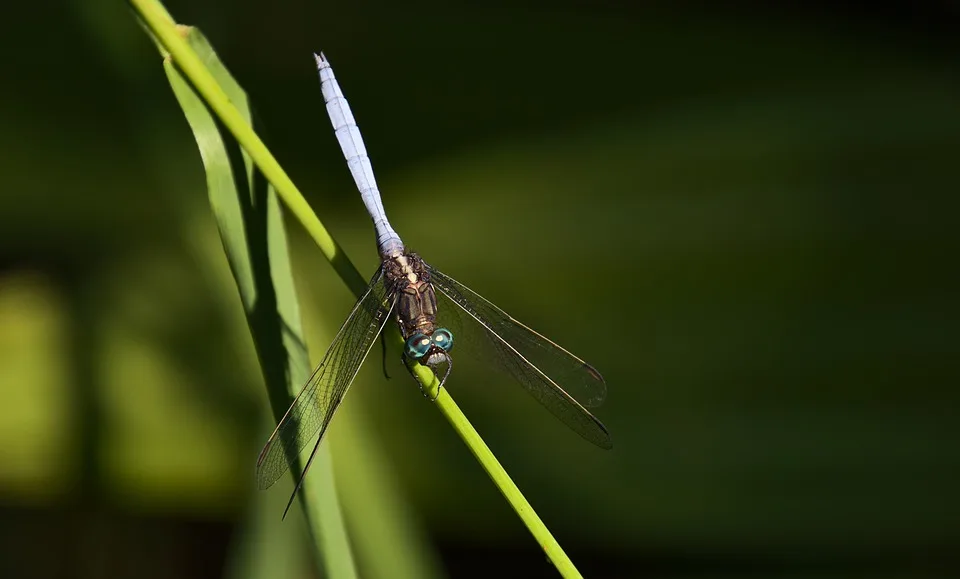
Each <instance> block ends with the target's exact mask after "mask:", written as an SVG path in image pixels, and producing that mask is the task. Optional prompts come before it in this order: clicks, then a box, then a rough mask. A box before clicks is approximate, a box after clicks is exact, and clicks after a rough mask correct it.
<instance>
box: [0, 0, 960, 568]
mask: <svg viewBox="0 0 960 579" xmlns="http://www.w3.org/2000/svg"><path fill="white" fill-rule="evenodd" d="M325 4H326V3H322V2H303V1H292V0H285V1H277V2H269V3H268V2H241V3H229V2H220V3H216V2H196V1H179V2H174V1H169V2H167V7H168V9H169V10H170V11H171V12H172V13H173V14H174V16H175V17H176V18H177V19H178V20H179V21H180V22H184V23H188V24H193V25H197V26H199V27H200V28H201V29H202V30H203V32H204V33H205V34H206V35H207V37H208V38H209V39H210V41H211V42H212V44H213V45H214V47H215V48H217V50H218V51H219V54H220V56H221V58H222V59H223V61H224V62H225V63H226V64H227V66H228V67H229V68H230V70H231V72H232V73H233V74H234V75H235V76H236V78H237V79H238V80H239V82H240V83H241V84H242V85H243V86H244V87H245V88H246V89H247V91H248V93H249V95H250V97H251V100H252V102H253V103H254V105H255V107H256V108H257V111H258V114H259V116H260V118H261V120H262V125H263V127H264V129H265V137H266V138H267V140H268V144H269V145H270V147H271V149H272V150H273V151H274V153H275V154H276V156H277V157H278V159H279V160H280V162H281V163H282V164H283V165H284V167H285V168H286V169H287V171H288V172H289V174H290V175H291V177H292V178H293V180H294V181H295V182H296V183H297V184H298V186H299V187H300V188H301V190H303V191H304V193H305V194H306V195H307V197H308V199H309V200H310V202H311V204H312V205H313V207H314V208H315V209H316V211H317V213H318V215H319V216H320V218H321V219H322V220H323V221H324V223H326V224H327V226H328V227H329V228H330V230H331V231H332V233H333V234H334V235H335V236H336V237H337V239H338V240H340V242H341V243H342V244H344V246H345V247H346V249H347V251H348V252H349V254H350V256H351V258H352V259H353V260H354V262H355V263H357V265H358V266H359V267H360V268H361V271H363V272H364V274H365V275H366V274H368V273H369V272H371V271H372V270H373V268H374V267H375V264H376V254H375V251H374V244H373V233H372V229H371V227H370V225H369V220H368V218H367V217H366V216H365V214H364V212H363V206H362V204H361V203H360V200H359V197H358V195H357V194H356V192H355V189H354V187H353V184H352V181H351V179H350V176H349V173H348V172H347V170H346V168H345V167H344V164H343V160H342V157H341V154H340V152H339V150H338V148H337V144H336V140H335V138H334V137H333V135H332V131H331V129H330V126H329V121H328V119H327V117H326V113H325V111H324V109H323V101H322V98H321V95H320V90H319V85H318V82H317V79H316V75H315V72H314V67H313V62H312V57H311V54H310V53H311V52H312V51H314V50H320V49H322V50H324V51H325V53H326V54H327V56H328V57H329V58H330V60H331V61H332V63H333V65H334V68H335V70H336V72H337V76H338V78H339V80H340V82H341V85H342V87H343V90H344V92H345V93H346V95H347V96H348V98H349V99H350V102H351V104H352V106H353V110H354V113H355V114H356V116H357V119H358V122H359V124H360V126H361V128H362V130H363V133H364V136H365V139H366V141H367V146H368V149H369V151H370V155H371V157H372V160H373V164H374V167H375V169H376V170H377V174H378V177H379V181H380V188H381V191H382V192H383V196H384V204H385V206H386V208H387V211H388V213H389V214H390V215H391V216H392V221H393V224H394V227H395V228H396V229H397V230H398V231H399V232H400V234H401V235H402V236H403V238H404V240H405V241H406V242H407V244H408V245H410V246H411V247H413V248H414V249H415V250H417V251H419V252H420V253H421V254H422V255H424V257H425V258H426V259H427V260H429V261H430V262H431V263H433V264H434V265H436V266H438V267H439V268H441V269H442V270H444V271H446V272H447V273H449V274H451V275H453V276H454V277H456V278H458V279H460V280H461V281H463V282H465V283H467V284H468V285H470V286H472V287H473V288H474V289H476V290H477V291H479V292H480V293H481V294H483V295H485V296H487V297H488V298H490V299H491V300H492V301H494V302H495V303H497V304H499V305H501V306H502V307H503V308H504V309H506V310H507V311H509V312H511V313H512V314H513V315H515V316H516V317H518V318H520V319H522V320H524V321H526V322H528V323H529V324H530V325H532V326H534V327H536V328H538V329H540V330H542V331H543V332H544V333H546V334H547V335H549V336H551V337H553V338H555V339H557V340H558V341H559V342H560V343H562V344H564V345H566V346H568V347H569V348H570V349H571V350H573V351H575V352H577V353H578V354H580V355H582V356H583V357H585V358H586V359H588V360H589V361H590V362H591V363H593V364H594V365H596V366H597V367H598V368H599V369H600V370H601V371H602V372H603V373H604V375H605V377H606V378H607V381H608V384H609V394H608V399H607V402H606V404H605V405H604V406H603V407H602V408H601V409H599V410H598V416H600V418H601V419H602V420H603V421H604V422H605V423H606V425H607V426H608V428H609V429H610V431H611V432H612V434H613V437H614V450H613V451H611V452H606V453H605V452H602V451H600V450H598V449H595V448H593V447H591V446H590V445H589V444H587V443H585V442H583V441H581V440H580V439H578V438H577V437H576V435H574V434H572V433H570V432H568V431H566V430H565V429H564V428H563V427H562V425H560V424H559V423H556V422H555V421H554V420H553V419H552V418H551V417H550V416H549V415H548V414H547V413H545V412H543V411H541V410H540V409H539V408H538V407H537V406H536V404H535V403H533V402H532V401H530V400H529V399H527V398H525V397H524V396H523V394H522V393H521V392H520V389H519V388H516V387H514V386H513V385H511V384H510V383H509V382H506V381H504V380H502V379H500V378H499V377H498V376H497V375H495V374H485V373H483V369H482V367H480V366H478V365H476V364H473V365H471V363H470V362H468V361H466V360H464V362H463V363H462V364H461V363H460V362H459V361H460V360H461V359H463V357H462V356H461V358H458V370H457V372H456V373H455V376H454V378H453V379H452V381H451V384H450V390H451V392H452V393H453V394H454V395H455V396H456V398H457V400H458V401H459V402H460V403H461V405H462V406H463V407H464V409H465V411H466V412H467V414H468V416H469V417H470V418H471V420H472V421H473V422H474V423H475V425H476V426H477V428H478V430H479V431H480V432H481V434H482V435H483V436H484V438H485V440H487V442H488V443H489V445H490V446H491V447H492V449H493V450H494V452H495V453H496V454H497V455H498V457H499V458H500V459H501V461H502V462H503V464H504V466H505V467H506V468H507V470H508V471H509V472H510V473H511V475H512V476H513V477H514V478H515V480H516V481H517V483H518V484H519V486H520V487H521V489H522V490H523V491H524V492H525V494H526V496H527V498H528V499H529V500H530V501H531V502H532V503H533V505H534V507H535V508H536V509H537V510H538V512H539V513H540V514H541V516H542V517H543V518H544V520H545V521H546V523H547V525H548V526H549V527H550V528H551V529H552V530H553V531H554V533H555V534H556V535H557V537H558V539H559V540H560V543H561V544H562V545H564V547H565V548H566V549H567V550H568V552H569V553H570V554H571V556H572V557H573V559H574V561H575V562H577V564H578V566H579V567H580V568H581V571H582V572H584V574H585V575H587V576H592V577H600V576H611V577H641V576H642V577H653V576H670V577H674V576H681V575H683V576H686V575H690V574H693V575H700V576H710V577H712V576H720V575H723V576H745V575H762V576H787V575H789V576H803V575H809V576H824V575H833V576H837V575H840V576H870V577H877V576H885V577H894V576H896V577H936V576H948V575H950V574H952V573H953V572H956V571H957V555H956V550H955V547H956V537H957V534H958V531H960V501H958V500H957V488H958V483H960V477H958V476H957V474H956V473H957V472H958V469H957V466H958V462H960V452H958V450H957V441H958V434H960V423H958V421H957V405H958V402H960V397H958V394H957V386H958V384H960V381H958V377H960V340H958V338H957V332H956V328H957V325H958V321H960V311H958V306H957V297H956V296H957V290H958V289H960V288H958V283H957V281H956V276H955V270H956V265H955V264H956V255H957V250H958V243H957V235H956V233H955V231H954V230H955V227H956V224H957V209H958V203H957V202H956V194H957V192H958V191H960V187H958V186H960V171H958V166H960V165H958V162H960V74H958V68H957V67H958V65H957V63H958V62H960V50H958V43H957V41H956V40H955V38H954V37H953V36H952V34H951V32H950V31H951V30H955V29H956V28H955V26H954V24H956V22H957V18H956V15H957V12H956V9H955V8H953V9H951V8H949V5H948V4H942V5H941V4H938V3H928V4H923V5H919V4H918V5H916V6H915V7H914V9H908V8H906V7H903V8H900V9H899V11H897V10H882V9H880V8H878V7H873V8H861V9H856V8H849V7H847V8H844V9H840V8H837V7H832V8H831V7H819V8H817V7H813V6H812V5H811V6H807V7H806V8H803V9H801V8H794V9H790V10H788V9H773V8H771V7H769V6H766V7H761V6H760V5H757V6H751V5H749V4H747V3H739V4H737V5H736V6H735V7H728V8H726V9H720V8H712V9H705V8H703V7H700V6H698V5H696V4H694V3H681V4H670V3H658V4H655V5H653V6H654V7H648V8H646V9H640V8H637V7H635V6H633V5H632V4H630V5H627V4H625V5H623V6H620V5H617V4H615V3H605V4H603V5H602V6H601V5H595V4H591V3H588V2H579V3H578V2H555V3H552V5H551V6H552V7H551V8H549V9H548V8H546V7H538V8H534V7H533V6H532V5H531V6H520V5H517V4H510V3H502V4H497V5H490V4H483V3H476V4H474V5H473V6H471V7H464V6H452V5H448V4H441V3H437V4H435V5H427V4H418V5H410V4H394V3H386V2H382V3H378V2H367V3H349V2H342V3H337V4H338V5H336V6H327V5H325ZM0 42H2V44H0V47H2V48H3V54H4V73H3V74H4V81H3V89H2V91H0V172H2V175H3V177H4V179H3V185H2V186H0V504H2V505H3V506H2V510H0V533H2V534H3V537H2V542H0V544H2V545H3V546H2V547H0V576H3V577H74V576H77V577H80V576H83V577H86V576H90V577H127V576H129V577H211V576H220V575H221V574H222V573H224V571H223V566H224V558H225V556H226V554H227V553H229V552H230V551H231V541H234V540H235V539H236V537H237V535H236V533H234V532H233V530H234V529H235V525H236V524H237V523H239V522H240V521H241V520H243V519H244V517H245V516H246V513H247V512H248V510H249V506H250V505H251V504H252V499H253V498H254V497H255V492H254V490H253V464H254V461H255V457H256V453H257V452H258V450H259V446H260V444H262V442H263V440H264V435H265V431H264V428H261V426H262V425H263V422H262V421H263V420H265V418H264V415H263V413H262V412H263V411H262V408H263V406H262V402H263V398H264V397H263V389H262V386H261V383H260V375H259V373H258V369H257V366H256V362H255V357H254V356H253V351H252V347H251V345H250V340H249V336H248V334H247V333H246V329H245V326H244V322H243V316H242V311H241V307H240V303H239V300H238V298H237V295H236V290H235V289H234V288H233V287H232V285H231V284H232V281H231V279H230V277H229V271H228V269H227V267H226V263H225V261H224V259H223V256H222V251H221V249H220V244H219V240H218V239H217V235H216V230H215V226H214V224H213V220H212V219H211V216H210V215H209V213H208V207H207V205H206V196H205V194H204V180H203V173H202V166H201V164H200V160H199V158H198V156H197V153H196V147H195V144H194V142H193V139H192V135H191V134H190V131H189V128H188V127H187V124H186V122H185V120H184V119H183V115H182V113H181V112H180V110H179V108H178V106H177V103H176V101H175V99H174V97H173V95H172V94H171V91H170V89H169V86H168V85H167V82H166V79H165V77H164V75H163V72H162V69H161V66H160V60H159V57H158V56H157V53H156V51H155V49H154V47H153V46H152V45H151V44H150V42H149V40H148V39H147V37H146V36H145V35H144V33H143V32H142V31H141V30H140V29H139V28H138V26H137V25H136V23H135V21H134V19H133V17H132V15H131V14H130V13H129V12H128V11H127V9H126V6H125V5H124V4H123V3H119V2H112V1H108V0H96V1H89V0H88V1H83V2H81V1H79V0H78V1H74V2H59V3H54V4H52V5H50V4H48V3H41V2H34V3H32V4H30V3H17V8H16V9H14V11H13V12H12V13H10V14H8V15H7V17H6V19H5V32H4V34H3V40H2V41H0ZM289 225H290V231H291V240H292V244H293V246H294V255H295V258H296V259H295V265H296V274H297V276H298V282H299V284H300V289H301V302H302V304H303V307H304V309H305V323H306V325H307V327H308V330H309V332H308V338H309V339H310V345H311V357H312V359H313V360H317V359H319V357H320V356H321V355H322V352H323V349H324V347H325V346H326V345H327V343H329V340H330V337H331V335H332V332H333V331H335V329H336V327H337V326H338V325H339V323H340V322H341V321H342V319H343V317H344V316H345V315H346V313H347V312H348V311H349V308H350V306H351V303H352V299H353V298H352V297H351V295H350V294H349V292H348V291H347V290H346V288H345V287H344V286H343V284H342V283H341V282H340V281H339V279H338V278H336V277H335V275H334V273H333V271H332V269H331V268H330V267H329V265H328V264H327V263H326V262H325V261H324V260H323V259H322V257H321V256H320V254H319V252H317V251H316V250H315V248H314V247H313V246H312V245H311V242H310V241H309V240H308V239H307V237H306V235H305V234H304V233H303V232H302V230H300V228H299V225H298V224H297V223H295V222H292V221H291V222H290V224H289ZM379 363H380V356H379V353H378V352H377V351H376V350H375V351H374V354H372V355H371V357H370V359H369V360H368V364H367V368H366V369H365V370H364V372H362V373H361V376H360V378H359V379H358V381H357V387H356V388H355V389H354V390H352V391H351V398H352V399H355V400H351V401H350V402H348V404H347V406H348V407H352V408H354V409H356V412H354V413H353V414H351V416H357V415H360V416H362V420H364V421H365V423H366V424H367V425H368V426H369V428H371V429H372V432H373V433H374V434H376V435H377V436H376V437H375V439H376V444H377V445H380V446H379V447H380V449H381V452H382V456H383V457H385V458H384V459H383V464H382V465H379V466H380V467H382V468H383V469H385V471H386V472H390V473H392V476H394V477H396V478H395V481H396V484H397V485H398V489H399V492H400V493H402V496H404V497H406V498H407V499H409V501H411V503H410V505H409V509H410V511H409V512H411V513H414V515H415V517H416V519H417V521H418V523H417V524H422V525H423V526H424V527H423V528H424V529H425V530H426V532H427V533H428V534H429V537H430V538H431V543H432V545H433V546H435V547H436V548H437V549H438V556H439V557H440V558H441V561H442V563H443V565H444V566H445V568H446V570H447V571H448V572H449V573H450V575H451V576H456V577H468V576H480V573H481V572H483V571H486V572H488V573H490V574H497V575H504V574H508V573H510V572H513V573H516V574H518V576H552V575H551V572H550V568H549V566H548V565H547V564H546V563H545V562H544V561H543V558H542V554H541V553H540V552H539V550H538V548H537V545H536V543H535V542H534V541H533V539H532V538H531V537H530V536H529V535H528V534H527V533H526V531H525V529H524V528H523V527H522V525H521V523H520V522H519V521H518V519H516V517H515V516H513V514H512V513H511V511H510V510H509V508H508V507H507V505H506V504H505V503H504V502H503V500H502V499H501V498H500V496H499V495H498V493H497V491H496V489H495V488H494V487H493V486H492V484H490V482H489V481H488V480H487V479H486V477H485V475H484V474H483V472H482V471H481V470H480V468H479V467H478V466H477V464H476V463H475V462H474V461H473V460H472V458H471V457H470V455H469V453H468V451H467V450H466V448H465V447H464V446H463V445H462V444H461V443H460V441H459V440H458V439H457V438H456V437H455V435H454V434H453V433H452V431H450V430H449V429H448V428H447V427H446V425H445V424H444V422H443V420H442V418H441V417H440V416H439V414H438V413H437V412H436V411H435V410H434V409H433V408H431V407H430V406H429V405H428V404H426V403H424V401H423V399H422V397H421V396H420V393H419V392H418V391H417V390H416V388H415V386H414V384H413V383H412V382H410V381H409V380H408V379H407V378H406V377H405V376H404V375H403V374H402V370H400V369H399V366H398V365H397V364H396V363H395V360H394V363H393V365H392V366H391V368H392V374H393V375H394V379H393V380H390V381H385V380H383V378H382V376H379ZM360 409H362V411H361V410H360ZM335 430H336V427H335ZM332 435H333V436H334V437H336V436H337V435H336V432H334V433H333V434H332ZM341 438H345V435H341ZM337 448H338V446H337V440H336V439H335V440H334V451H335V452H337ZM344 448H349V445H348V444H347V443H344ZM337 460H338V461H345V462H347V463H349V461H350V460H351V456H350V454H349V452H348V451H343V452H341V453H340V454H339V455H338V457H337ZM346 470H349V468H347V469H346ZM345 484H349V482H347V483H345ZM358 484H359V483H358ZM273 494H276V495H278V496H279V495H282V494H284V491H282V490H276V491H274V492H273ZM281 502H282V501H281ZM276 514H277V516H279V511H277V512H276ZM290 524H293V525H296V524H299V523H290ZM366 524H368V525H376V518H375V517H374V518H372V519H370V520H369V521H367V523H366Z"/></svg>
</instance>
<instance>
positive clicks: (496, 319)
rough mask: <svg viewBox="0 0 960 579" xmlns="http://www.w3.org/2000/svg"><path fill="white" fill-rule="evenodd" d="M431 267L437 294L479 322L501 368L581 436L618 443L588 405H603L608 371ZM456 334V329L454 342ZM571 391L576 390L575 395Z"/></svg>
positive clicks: (607, 443) (440, 310)
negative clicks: (586, 360)
mask: <svg viewBox="0 0 960 579" xmlns="http://www.w3.org/2000/svg"><path fill="white" fill-rule="evenodd" d="M428 267H429V266H428ZM429 269H430V278H431V282H432V283H433V286H434V288H435V289H437V290H439V292H440V294H439V295H438V297H439V296H441V295H442V296H445V297H446V298H448V299H449V300H450V301H452V302H453V303H455V304H456V305H457V306H459V307H460V308H462V309H463V311H465V312H466V313H467V314H468V318H470V319H471V320H472V321H474V322H476V323H477V324H478V325H479V328H477V329H474V332H476V331H479V332H482V333H483V334H484V336H485V337H486V342H487V343H488V346H489V348H488V349H489V350H490V351H492V352H493V357H494V359H495V360H496V361H497V362H499V364H500V367H501V368H502V369H504V370H506V371H507V372H509V373H510V374H511V375H512V376H513V377H514V378H516V379H517V381H519V382H520V384H521V385H522V386H523V387H524V388H525V389H526V391H527V392H528V393H529V394H530V395H531V396H533V398H534V399H536V400H537V402H539V403H540V404H542V405H543V406H544V407H545V408H546V409H547V410H549V411H550V412H551V413H552V414H553V415H554V416H556V417H557V418H559V419H560V420H561V421H563V423H564V424H566V425H567V426H569V427H570V428H572V429H573V430H574V431H575V432H577V433H578V434H579V435H580V436H582V437H584V438H585V439H587V440H589V441H590V442H592V443H593V444H596V445H597V446H599V447H601V448H612V447H613V443H612V441H611V440H610V434H609V433H608V432H607V429H606V428H605V427H604V426H603V424H602V423H601V422H600V421H599V420H597V419H596V417H594V416H593V414H591V413H590V412H589V411H588V410H587V409H586V408H584V406H597V405H599V404H600V403H601V402H603V399H604V398H605V397H606V393H607V386H606V383H605V382H604V381H603V377H602V376H601V375H600V373H599V372H597V370H596V369H594V368H593V366H591V365H589V364H587V363H586V362H584V361H583V360H581V359H580V358H578V357H576V356H574V355H573V354H571V353H570V352H568V351H567V350H565V349H564V348H562V347H561V346H559V345H557V344H556V343H554V342H553V341H551V340H549V339H547V338H546V337H544V336H542V335H541V334H539V333H537V332H535V331H534V330H532V329H530V328H528V327H527V326H525V325H523V324H522V323H520V322H518V321H517V320H515V319H513V318H512V317H510V316H509V315H508V314H507V313H506V312H504V311H503V310H501V309H500V308H498V307H497V306H495V305H493V304H492V303H490V302H489V301H487V300H485V299H484V298H483V297H482V296H480V295H479V294H478V293H476V292H474V291H473V290H471V289H470V288H468V287H467V286H465V285H463V284H461V283H460V282H458V281H456V280H455V279H453V278H451V277H449V276H447V275H446V274H444V273H442V272H440V271H437V270H436V269H434V268H432V267H431V268H429ZM444 301H446V300H444ZM445 313H449V312H445V311H444V309H443V305H439V306H438V318H439V319H440V320H441V321H442V320H443V319H444V315H445ZM467 331H469V329H468V330H467ZM466 337H467V338H472V336H466ZM457 339H458V337H457V336H456V335H455V336H454V348H456V344H457ZM561 386H562V387H561ZM565 389H566V390H565ZM568 392H571V393H575V395H576V398H575V397H574V396H571V394H570V393H568Z"/></svg>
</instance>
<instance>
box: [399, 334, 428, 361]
mask: <svg viewBox="0 0 960 579" xmlns="http://www.w3.org/2000/svg"><path fill="white" fill-rule="evenodd" d="M403 349H404V352H406V354H407V356H408V357H410V358H413V359H414V360H419V359H420V358H423V357H424V356H426V355H427V352H429V351H430V338H428V337H426V336H424V335H423V334H414V335H412V336H410V338H409V339H408V340H407V343H406V345H405V346H404V348H403Z"/></svg>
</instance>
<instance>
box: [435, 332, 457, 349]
mask: <svg viewBox="0 0 960 579" xmlns="http://www.w3.org/2000/svg"><path fill="white" fill-rule="evenodd" d="M431 338H432V339H433V343H434V344H436V346H437V347H438V348H440V349H441V350H443V351H444V352H449V351H450V350H452V349H453V334H452V333H450V330H448V329H446V328H440V329H439V330H437V331H435V332H434V333H433V336H431Z"/></svg>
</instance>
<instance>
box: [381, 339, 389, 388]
mask: <svg viewBox="0 0 960 579" xmlns="http://www.w3.org/2000/svg"><path fill="white" fill-rule="evenodd" d="M380 345H381V346H383V357H382V360H383V376H384V377H385V378H386V379H387V380H389V379H390V374H389V373H388V372H387V336H386V332H384V333H381V334H380Z"/></svg>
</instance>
